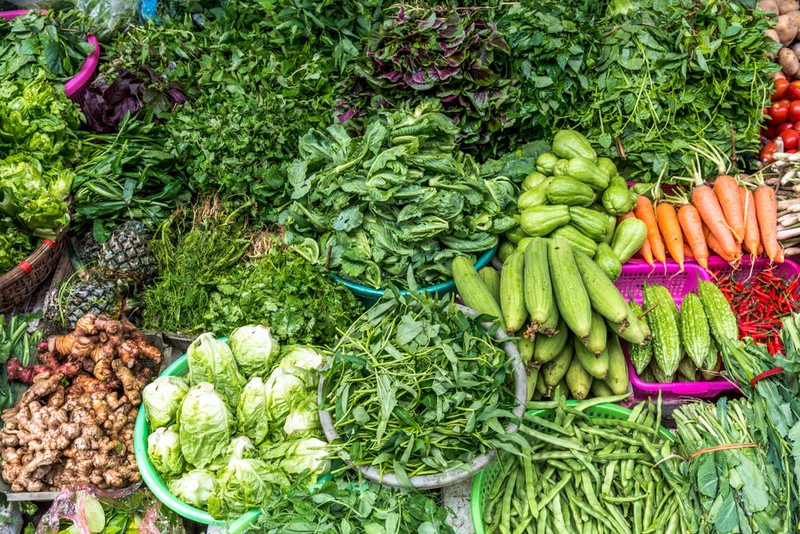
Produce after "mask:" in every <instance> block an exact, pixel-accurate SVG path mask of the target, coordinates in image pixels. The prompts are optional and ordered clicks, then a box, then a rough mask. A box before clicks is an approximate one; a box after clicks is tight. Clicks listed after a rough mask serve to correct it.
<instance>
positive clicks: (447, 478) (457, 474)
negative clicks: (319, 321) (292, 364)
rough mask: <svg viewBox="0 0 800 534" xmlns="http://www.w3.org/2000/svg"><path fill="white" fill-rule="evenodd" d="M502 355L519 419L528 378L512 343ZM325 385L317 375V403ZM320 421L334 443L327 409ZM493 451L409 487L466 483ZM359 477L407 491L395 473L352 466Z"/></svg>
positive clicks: (499, 334) (499, 335) (500, 334)
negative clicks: (509, 366)
mask: <svg viewBox="0 0 800 534" xmlns="http://www.w3.org/2000/svg"><path fill="white" fill-rule="evenodd" d="M456 307H457V309H458V310H459V311H461V312H462V313H464V314H465V315H468V316H471V317H475V316H477V315H479V313H478V312H477V311H475V310H473V309H471V308H468V307H467V306H463V305H461V304H456ZM483 326H484V328H487V329H488V328H489V327H491V326H492V323H490V322H486V323H483ZM508 338H509V336H508V335H507V334H506V333H505V332H504V331H503V330H502V329H499V328H498V329H497V331H496V333H495V339H497V341H501V342H502V341H504V340H507V339H508ZM504 348H505V352H506V356H507V357H508V359H509V360H511V362H512V365H513V366H514V374H513V378H514V394H515V397H516V400H517V406H516V407H514V409H513V410H512V413H513V414H514V415H515V416H516V417H518V418H520V419H522V416H523V414H524V413H525V403H526V401H527V399H528V382H527V377H526V374H525V366H524V365H523V363H522V358H521V357H520V354H519V351H518V350H517V347H516V345H515V344H514V343H513V342H512V341H505V345H504ZM324 383H325V375H324V374H323V375H322V376H320V380H319V389H318V391H317V395H318V397H317V401H318V402H319V403H320V404H322V402H323V401H324V389H323V388H324ZM319 419H320V422H321V423H322V430H323V432H324V433H325V437H326V438H327V439H328V442H329V443H332V442H333V441H334V440H336V439H338V438H339V435H338V433H337V432H336V430H335V429H334V427H333V416H332V415H331V413H330V412H328V411H327V410H319ZM517 428H518V426H517V424H516V423H513V422H512V423H509V424H508V426H506V432H507V433H514V432H516V431H517ZM496 454H497V453H496V451H494V450H491V451H489V452H487V453H486V454H482V455H480V456H477V457H476V458H474V459H473V460H472V461H471V462H470V463H469V465H468V467H467V468H466V469H465V468H455V469H450V470H448V471H444V472H442V473H437V474H434V475H420V476H413V477H411V478H410V481H411V485H412V486H414V489H417V490H430V489H438V488H443V487H446V486H450V485H453V484H456V483H458V482H461V481H463V480H466V479H468V478H470V477H471V476H474V475H475V474H476V473H481V472H482V470H483V469H484V468H485V467H486V466H488V465H489V464H491V463H492V461H493V460H494V459H495V457H496ZM342 459H343V460H344V461H345V463H346V464H347V465H349V466H352V464H351V463H350V461H349V460H348V459H346V458H344V457H343V458H342ZM355 467H356V469H358V470H359V471H360V472H361V474H363V475H364V477H366V478H367V479H369V480H371V481H373V482H377V483H378V484H382V485H384V486H388V487H391V488H397V489H407V488H406V487H405V486H403V484H401V483H400V481H399V480H398V479H397V477H396V476H395V474H394V473H391V472H387V473H381V471H380V469H378V468H377V467H374V466H355Z"/></svg>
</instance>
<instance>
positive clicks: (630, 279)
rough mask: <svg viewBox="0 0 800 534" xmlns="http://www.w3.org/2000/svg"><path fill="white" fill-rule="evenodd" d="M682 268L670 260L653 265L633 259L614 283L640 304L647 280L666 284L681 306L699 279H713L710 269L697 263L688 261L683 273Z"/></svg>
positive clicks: (623, 268) (624, 293)
mask: <svg viewBox="0 0 800 534" xmlns="http://www.w3.org/2000/svg"><path fill="white" fill-rule="evenodd" d="M680 270H681V268H680V266H679V265H678V264H677V263H674V262H672V261H668V262H667V263H666V264H663V263H656V264H655V267H651V266H650V265H648V264H647V263H646V262H644V261H631V262H628V263H626V264H624V265H623V266H622V275H621V276H620V277H619V278H618V279H617V281H616V282H614V285H615V286H617V289H619V290H620V292H621V293H622V294H623V296H625V297H626V298H628V297H629V296H630V297H632V298H633V300H634V301H636V303H637V304H640V305H641V304H642V291H643V290H644V283H645V282H647V283H648V284H651V285H660V286H664V287H666V288H667V289H669V292H670V293H672V298H674V299H675V303H676V304H677V305H678V306H679V307H680V305H681V303H682V302H683V296H684V295H685V294H686V293H691V292H692V291H694V290H695V288H696V287H697V280H698V279H700V280H711V276H710V275H709V274H708V271H706V270H705V269H703V268H702V267H700V266H699V265H697V264H696V263H687V264H686V265H684V271H683V272H682V273H681V272H680Z"/></svg>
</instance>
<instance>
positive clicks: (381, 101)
mask: <svg viewBox="0 0 800 534" xmlns="http://www.w3.org/2000/svg"><path fill="white" fill-rule="evenodd" d="M484 14H486V11H485V10H483V11H481V10H462V11H458V10H454V9H448V8H442V9H439V10H428V9H423V8H418V7H411V6H408V7H401V8H400V10H399V12H398V13H397V14H396V15H395V16H393V17H391V18H388V19H387V20H386V21H385V22H384V23H383V26H382V27H381V29H380V30H379V31H377V32H375V33H374V34H372V35H371V37H370V40H369V44H368V46H367V50H366V53H365V56H366V57H364V58H363V60H362V61H359V62H357V63H356V68H355V74H356V77H355V78H354V86H355V87H354V88H356V89H357V88H359V87H360V86H361V85H362V84H364V83H366V85H367V87H365V88H364V90H362V91H361V92H360V95H359V100H360V101H358V102H353V103H350V106H346V105H345V104H344V103H343V102H342V103H339V113H340V115H339V120H341V121H345V120H346V119H348V118H350V117H353V116H360V115H362V114H364V113H371V112H372V111H373V109H374V108H373V106H376V105H377V106H379V107H386V108H391V109H394V108H397V107H400V106H401V105H410V106H413V105H415V104H417V103H419V102H421V101H423V100H425V99H428V98H435V99H438V100H439V101H440V102H441V104H442V110H443V113H444V114H445V115H447V116H448V117H450V118H451V119H452V120H453V122H454V123H455V124H456V125H457V126H458V128H459V131H458V133H457V135H456V141H457V142H458V144H459V146H460V147H462V149H464V148H466V147H475V146H478V147H479V148H483V149H484V151H486V152H489V153H492V154H496V153H497V152H499V151H500V149H501V148H505V147H507V137H506V136H504V135H503V134H504V133H505V132H504V131H503V130H504V129H505V128H507V127H509V126H511V124H512V123H513V117H512V114H513V111H514V105H515V103H516V102H515V98H516V92H515V91H514V88H513V86H512V84H511V79H510V76H509V74H510V72H509V71H510V60H511V56H510V49H509V47H508V44H507V43H506V41H505V39H504V38H503V36H502V35H501V34H500V33H498V31H497V29H496V28H495V26H494V24H492V23H491V22H487V21H486V20H484V19H482V18H481V16H482V15H484ZM504 141H505V142H504Z"/></svg>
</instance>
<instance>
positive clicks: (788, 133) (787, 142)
mask: <svg viewBox="0 0 800 534" xmlns="http://www.w3.org/2000/svg"><path fill="white" fill-rule="evenodd" d="M781 139H783V148H784V149H785V150H791V149H793V148H797V140H798V138H797V130H784V131H782V132H781Z"/></svg>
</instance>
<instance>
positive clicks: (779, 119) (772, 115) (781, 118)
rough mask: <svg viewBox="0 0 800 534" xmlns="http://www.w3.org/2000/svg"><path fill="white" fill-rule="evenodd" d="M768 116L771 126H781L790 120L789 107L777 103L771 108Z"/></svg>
mask: <svg viewBox="0 0 800 534" xmlns="http://www.w3.org/2000/svg"><path fill="white" fill-rule="evenodd" d="M767 115H769V120H768V121H767V123H768V124H769V125H771V126H779V125H781V124H783V123H784V122H786V119H788V118H789V106H787V105H786V104H784V103H782V102H775V103H774V104H772V105H771V106H770V107H769V110H768V111H767Z"/></svg>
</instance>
